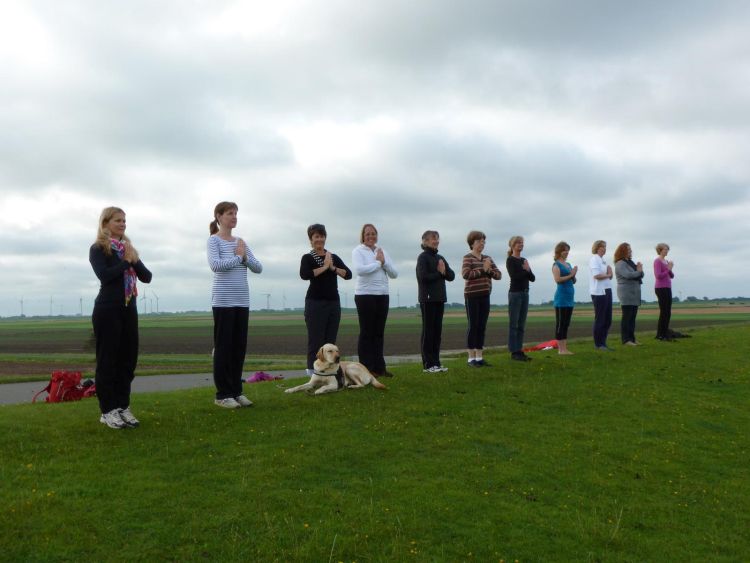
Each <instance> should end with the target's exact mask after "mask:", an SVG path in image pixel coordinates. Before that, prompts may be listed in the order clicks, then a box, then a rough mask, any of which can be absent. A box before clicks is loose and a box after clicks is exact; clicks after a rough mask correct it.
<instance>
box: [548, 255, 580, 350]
mask: <svg viewBox="0 0 750 563" xmlns="http://www.w3.org/2000/svg"><path fill="white" fill-rule="evenodd" d="M569 252H570V245H569V244H568V243H567V242H565V241H562V242H558V243H557V245H556V246H555V263H554V264H553V265H552V277H553V278H554V279H555V283H556V284H557V290H555V301H554V303H555V338H556V339H557V350H558V353H559V354H563V355H566V356H568V355H571V354H572V353H573V352H571V351H570V350H568V327H569V326H570V319H571V317H572V316H573V307H574V306H575V293H576V291H575V287H573V284H574V283H576V274H577V273H578V266H571V265H570V264H569V263H568V262H567V260H568V253H569Z"/></svg>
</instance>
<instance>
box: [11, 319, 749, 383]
mask: <svg viewBox="0 0 750 563" xmlns="http://www.w3.org/2000/svg"><path fill="white" fill-rule="evenodd" d="M657 317H658V310H657V309H656V308H655V307H654V306H653V305H649V306H644V307H642V308H641V311H640V313H639V316H638V327H637V329H638V331H639V332H642V333H643V338H650V337H651V336H652V334H653V332H654V331H655V327H656V319H657ZM591 319H592V310H591V307H577V308H576V311H575V314H574V317H573V323H572V326H571V330H570V335H571V338H577V337H578V338H588V337H590V334H591ZM746 322H750V307H748V306H744V305H736V306H715V305H709V306H700V307H696V306H678V307H675V309H674V311H673V322H672V326H673V328H677V329H679V330H689V329H691V328H697V327H702V326H713V325H722V324H727V323H746ZM618 323H619V309H618V307H615V320H614V324H613V327H612V332H611V335H612V338H613V339H614V341H615V342H616V341H617V339H618V333H619V324H618ZM420 327H421V320H420V314H419V310H418V309H415V308H410V309H409V308H400V309H394V310H392V311H391V313H390V316H389V319H388V325H387V327H386V341H385V353H386V355H389V356H397V355H407V354H418V353H419V336H420ZM358 332H359V327H358V323H357V315H356V311H354V310H348V311H345V312H344V314H343V316H342V321H341V327H340V330H339V338H338V342H337V343H338V345H339V347H340V348H341V349H342V350H343V352H344V354H345V355H353V354H356V350H357V335H358ZM465 332H466V317H465V314H464V311H463V309H461V308H454V309H447V310H446V315H445V319H444V322H443V345H442V349H443V350H444V351H447V350H461V349H463V347H464V345H465V342H464V341H465ZM212 334H213V333H212V319H211V316H210V314H209V313H205V314H179V315H142V316H141V320H140V354H141V355H140V361H139V373H141V374H146V373H179V372H183V373H185V372H195V371H206V370H207V369H210V356H209V354H210V352H211V348H212V347H213V344H212ZM487 335H488V336H487V346H488V347H493V346H504V345H505V344H506V343H507V336H508V319H507V314H506V312H505V310H502V309H501V310H495V311H493V312H492V314H491V316H490V321H489V325H488V332H487ZM551 338H554V311H553V309H551V308H550V307H539V306H537V307H532V308H531V310H530V312H529V319H528V324H527V330H526V342H527V343H530V344H533V343H537V342H542V341H545V340H549V339H551ZM248 340H249V345H248V354H249V359H250V360H255V361H258V362H260V363H259V364H258V366H259V368H262V367H263V365H264V364H263V361H264V360H268V359H273V360H282V361H284V362H285V363H286V364H288V363H289V361H293V362H295V361H299V360H301V358H302V357H303V356H304V353H305V349H306V342H307V335H306V329H305V323H304V318H303V315H302V312H301V311H294V312H253V313H251V316H250V329H249V337H248ZM93 349H94V340H93V332H92V330H91V322H90V320H89V319H88V318H75V317H67V318H30V319H0V380H3V379H5V380H7V378H9V377H14V378H18V377H26V376H40V377H41V376H45V375H47V374H49V372H50V371H51V370H52V369H61V368H65V369H77V370H81V371H83V372H86V373H91V372H92V370H93V368H94V364H93ZM286 364H285V365H286Z"/></svg>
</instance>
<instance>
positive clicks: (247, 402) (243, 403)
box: [234, 395, 253, 407]
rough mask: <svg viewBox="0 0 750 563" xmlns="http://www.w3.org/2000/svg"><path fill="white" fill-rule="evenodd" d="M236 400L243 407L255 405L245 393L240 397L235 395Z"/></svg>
mask: <svg viewBox="0 0 750 563" xmlns="http://www.w3.org/2000/svg"><path fill="white" fill-rule="evenodd" d="M234 400H235V401H237V402H238V403H239V405H240V406H241V407H252V406H253V402H252V401H251V400H250V399H248V398H247V397H245V396H244V395H240V396H239V397H235V398H234Z"/></svg>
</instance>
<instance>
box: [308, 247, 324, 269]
mask: <svg viewBox="0 0 750 563" xmlns="http://www.w3.org/2000/svg"><path fill="white" fill-rule="evenodd" d="M310 256H312V257H313V260H315V263H316V264H317V265H318V268H320V267H321V266H322V265H323V262H325V259H326V258H325V256H323V257H322V258H321V257H320V256H318V255H317V253H316V252H315V249H314V248H313V249H311V250H310Z"/></svg>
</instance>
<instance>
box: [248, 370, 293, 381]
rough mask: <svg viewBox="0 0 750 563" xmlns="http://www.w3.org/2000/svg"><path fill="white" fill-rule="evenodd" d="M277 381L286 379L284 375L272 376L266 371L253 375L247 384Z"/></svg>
mask: <svg viewBox="0 0 750 563" xmlns="http://www.w3.org/2000/svg"><path fill="white" fill-rule="evenodd" d="M277 379H284V376H283V375H271V374H270V373H266V372H265V371H256V372H255V373H254V374H253V375H251V376H250V377H248V378H247V379H246V380H245V382H247V383H259V382H261V381H275V380H277Z"/></svg>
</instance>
